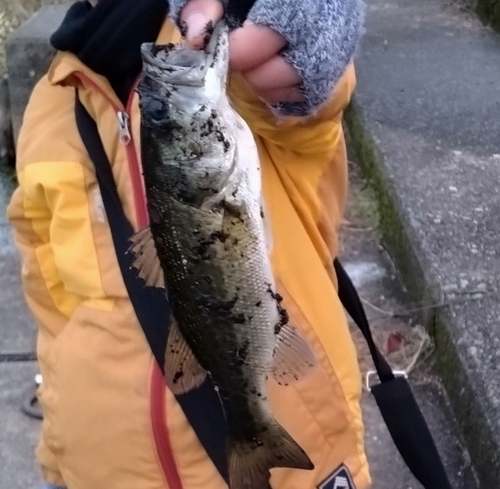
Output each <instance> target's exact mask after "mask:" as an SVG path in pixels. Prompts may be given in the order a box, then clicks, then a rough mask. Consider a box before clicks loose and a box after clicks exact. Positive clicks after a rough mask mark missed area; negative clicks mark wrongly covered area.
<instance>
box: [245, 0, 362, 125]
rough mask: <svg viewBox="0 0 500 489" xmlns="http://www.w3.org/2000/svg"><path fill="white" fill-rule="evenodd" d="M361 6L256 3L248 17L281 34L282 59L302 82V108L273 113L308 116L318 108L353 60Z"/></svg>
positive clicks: (355, 1)
mask: <svg viewBox="0 0 500 489" xmlns="http://www.w3.org/2000/svg"><path fill="white" fill-rule="evenodd" d="M363 17H364V4H363V3H362V0H321V1H315V0H301V1H297V0H280V1H279V4H278V2H277V0H257V1H256V3H255V5H254V6H253V8H252V10H251V11H250V14H249V16H248V18H249V20H251V21H252V22H254V23H255V24H259V25H264V26H267V27H270V28H272V29H274V30H276V31H277V32H279V33H280V34H281V35H282V36H283V37H284V38H285V39H286V40H287V41H288V45H287V47H286V48H285V49H284V50H283V52H282V53H281V54H282V56H283V57H284V58H285V60H287V61H288V62H289V63H290V64H291V65H292V66H294V67H295V69H296V70H297V71H298V72H299V74H300V76H301V79H302V86H301V87H300V88H301V90H302V92H303V93H304V96H305V99H306V100H305V102H301V103H283V104H279V105H276V106H274V107H272V108H273V109H274V111H275V112H277V113H278V114H281V115H308V114H310V113H312V112H314V111H315V110H317V109H318V108H319V106H320V105H321V104H323V103H324V102H325V101H326V100H327V99H328V98H329V96H330V95H331V93H332V91H333V88H334V87H335V85H336V84H337V82H338V81H339V79H340V77H341V76H342V74H343V73H344V71H345V69H346V68H347V65H348V64H349V63H350V61H351V60H352V57H353V55H354V52H355V49H356V46H357V44H358V41H359V38H360V36H361V30H362V24H363Z"/></svg>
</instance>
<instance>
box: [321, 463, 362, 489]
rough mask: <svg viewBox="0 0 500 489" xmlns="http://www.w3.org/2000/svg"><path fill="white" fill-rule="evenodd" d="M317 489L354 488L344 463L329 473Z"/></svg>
mask: <svg viewBox="0 0 500 489" xmlns="http://www.w3.org/2000/svg"><path fill="white" fill-rule="evenodd" d="M317 489H356V487H355V486H354V482H353V481H352V477H351V474H350V472H349V470H348V469H347V467H346V466H345V465H341V466H340V467H339V468H338V469H337V470H335V472H333V474H331V475H329V476H328V477H327V478H326V479H325V480H324V481H323V482H321V484H319V485H318V487H317Z"/></svg>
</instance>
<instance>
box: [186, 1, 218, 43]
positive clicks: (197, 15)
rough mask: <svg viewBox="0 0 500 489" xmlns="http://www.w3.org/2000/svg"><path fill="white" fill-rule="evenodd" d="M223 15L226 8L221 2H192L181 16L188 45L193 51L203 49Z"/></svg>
mask: <svg viewBox="0 0 500 489" xmlns="http://www.w3.org/2000/svg"><path fill="white" fill-rule="evenodd" d="M223 15H224V7H223V5H222V2H221V1H220V0H190V1H189V2H188V3H187V4H186V6H185V7H184V8H183V9H182V11H181V14H180V23H181V30H182V34H183V35H184V37H185V38H186V45H187V46H188V47H190V48H192V49H201V48H203V47H204V46H205V45H206V43H207V41H208V39H209V38H210V35H211V33H212V30H213V27H214V25H215V24H216V23H217V22H218V21H219V20H220V19H221V18H222V16H223Z"/></svg>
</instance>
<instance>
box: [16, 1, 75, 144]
mask: <svg viewBox="0 0 500 489" xmlns="http://www.w3.org/2000/svg"><path fill="white" fill-rule="evenodd" d="M67 9H68V5H51V6H47V7H42V8H41V9H40V10H39V11H38V12H36V13H35V14H33V16H32V17H30V18H29V19H28V20H27V21H26V22H25V23H24V24H22V25H21V26H20V27H19V28H18V29H17V30H16V31H14V32H13V33H12V34H11V36H10V37H9V38H8V39H7V43H6V51H7V73H8V89H9V94H10V105H11V118H12V128H13V135H14V142H17V137H18V135H19V128H20V126H21V122H22V117H23V113H24V110H25V108H26V104H27V103H28V100H29V97H30V94H31V91H32V90H33V87H34V86H35V84H36V82H37V81H38V80H39V79H40V78H41V77H42V76H43V75H44V74H45V72H46V71H47V68H48V67H49V64H50V62H51V61H52V59H53V57H54V50H53V49H52V47H51V46H50V44H49V38H50V36H51V34H52V33H53V32H54V31H55V30H56V29H57V27H59V25H60V24H61V21H62V19H63V17H64V15H65V13H66V11H67Z"/></svg>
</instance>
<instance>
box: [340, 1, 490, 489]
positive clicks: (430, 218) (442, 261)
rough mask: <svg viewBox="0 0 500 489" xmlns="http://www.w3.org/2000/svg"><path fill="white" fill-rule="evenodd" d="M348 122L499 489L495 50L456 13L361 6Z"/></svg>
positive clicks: (474, 451)
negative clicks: (362, 25) (363, 15)
mask: <svg viewBox="0 0 500 489" xmlns="http://www.w3.org/2000/svg"><path fill="white" fill-rule="evenodd" d="M367 3H368V9H367V20H366V30H367V31H366V35H365V36H364V39H363V42H362V46H361V49H360V50H359V52H358V55H357V73H358V82H359V83H358V89H357V94H356V100H355V103H354V105H353V108H352V110H351V111H350V112H349V113H348V114H347V122H348V124H347V125H348V127H349V131H350V134H351V136H352V139H353V145H354V147H355V148H356V152H357V154H358V156H359V160H360V163H361V165H362V168H363V170H364V172H365V174H366V175H368V177H369V178H370V181H371V183H372V184H373V187H374V188H375V189H376V191H377V199H378V201H379V204H380V206H381V215H382V219H381V226H380V229H381V232H382V234H383V242H384V245H385V246H386V247H387V249H388V250H389V252H390V254H391V256H392V257H393V259H394V260H395V262H396V266H397V268H398V270H399V271H400V272H401V275H402V277H403V279H404V284H405V286H406V287H407V288H408V290H409V292H410V298H411V300H412V301H414V302H415V304H417V305H418V304H431V303H435V304H436V303H438V304H441V307H437V308H433V309H429V310H428V311H427V314H426V315H425V317H424V320H425V321H426V325H427V326H428V327H429V328H430V329H431V331H432V333H433V336H434V339H435V342H436V351H437V354H436V358H437V360H438V362H437V366H438V369H439V372H440V375H441V377H442V379H443V381H444V384H445V386H446V389H447V392H448V394H449V396H450V401H451V403H452V405H453V410H454V412H455V414H456V416H457V419H458V420H459V424H460V428H461V431H462V432H463V433H464V437H465V440H466V442H467V446H468V447H469V450H470V453H471V456H472V460H473V464H474V467H475V468H476V470H477V472H478V475H479V477H480V480H481V487H482V488H483V489H498V487H499V486H500V457H499V454H500V424H499V422H498V420H499V419H500V348H499V346H500V325H499V321H498V318H499V316H500V296H499V294H498V283H499V279H498V277H499V276H500V273H499V272H500V260H499V256H500V245H499V239H498V236H499V234H500V220H499V218H498V215H499V208H500V197H499V184H498V182H499V180H500V137H499V134H500V116H499V113H500V83H499V80H500V37H499V35H498V34H496V33H494V32H493V31H492V30H490V29H489V28H486V27H484V26H482V25H481V24H480V23H479V21H478V20H477V19H476V17H475V16H474V15H472V14H471V13H470V12H468V11H467V9H465V8H464V7H463V6H462V4H460V3H457V2H454V1H447V0H421V1H419V2H414V1H411V0H368V2H367Z"/></svg>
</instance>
